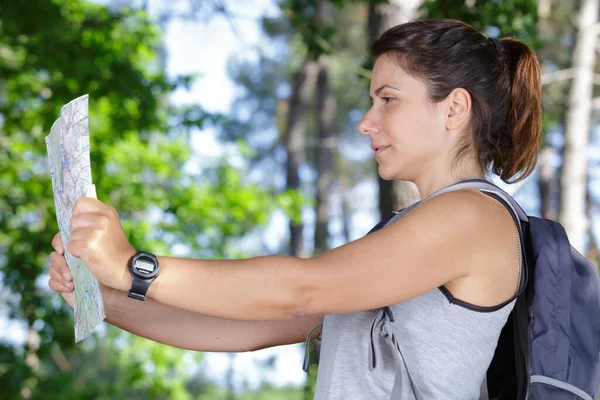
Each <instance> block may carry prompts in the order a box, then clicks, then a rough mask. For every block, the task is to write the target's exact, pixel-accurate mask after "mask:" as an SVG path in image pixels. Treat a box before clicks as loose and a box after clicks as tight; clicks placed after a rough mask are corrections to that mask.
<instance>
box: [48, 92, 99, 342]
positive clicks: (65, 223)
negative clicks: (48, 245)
mask: <svg viewBox="0 0 600 400" xmlns="http://www.w3.org/2000/svg"><path fill="white" fill-rule="evenodd" d="M46 148H47V150H48V160H49V162H50V176H51V178H52V191H53V193H54V206H55V208H56V218H57V220H58V228H59V231H60V238H61V240H62V243H63V247H64V249H65V259H66V260H67V265H68V266H69V268H70V269H71V273H72V274H73V282H74V284H75V342H79V341H80V340H83V339H85V338H86V337H88V336H89V335H90V333H92V331H93V330H94V329H95V328H96V327H97V326H98V325H100V323H101V322H102V321H103V320H104V318H105V314H104V305H103V303H102V293H101V292H100V286H99V284H98V281H97V280H96V278H94V276H93V275H92V274H91V272H90V270H89V269H88V267H87V265H85V263H84V262H83V261H82V260H80V259H79V258H76V257H74V256H73V255H71V254H70V253H69V252H68V251H67V244H68V243H69V240H70V237H71V215H72V214H73V206H74V205H75V201H76V200H77V199H78V198H79V197H81V196H85V197H94V198H95V197H96V190H95V186H94V185H93V184H92V172H91V167H90V132H89V127H88V95H87V94H86V95H84V96H81V97H78V98H76V99H75V100H73V101H71V102H70V103H68V104H66V105H65V106H64V107H62V109H61V110H60V118H58V119H57V120H56V122H54V124H53V125H52V128H51V129H50V134H49V135H48V136H46Z"/></svg>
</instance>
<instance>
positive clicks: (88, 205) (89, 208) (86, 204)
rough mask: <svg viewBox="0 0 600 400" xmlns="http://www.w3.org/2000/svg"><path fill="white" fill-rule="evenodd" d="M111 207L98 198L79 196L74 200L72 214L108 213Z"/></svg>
mask: <svg viewBox="0 0 600 400" xmlns="http://www.w3.org/2000/svg"><path fill="white" fill-rule="evenodd" d="M111 208H112V207H110V206H108V205H106V204H104V203H103V202H101V201H100V200H98V199H93V198H91V197H80V198H78V199H77V200H76V201H75V205H74V206H73V215H77V214H80V213H88V212H92V213H100V214H104V215H110V212H111V211H110V209H111Z"/></svg>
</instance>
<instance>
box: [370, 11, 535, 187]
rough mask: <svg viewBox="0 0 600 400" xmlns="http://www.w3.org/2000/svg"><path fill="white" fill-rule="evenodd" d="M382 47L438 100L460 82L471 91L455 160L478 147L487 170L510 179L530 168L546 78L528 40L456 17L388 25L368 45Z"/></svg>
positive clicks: (377, 51) (377, 50) (374, 49)
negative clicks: (488, 32)
mask: <svg viewBox="0 0 600 400" xmlns="http://www.w3.org/2000/svg"><path fill="white" fill-rule="evenodd" d="M497 45H499V46H497ZM383 54H390V55H391V56H392V57H393V59H394V60H395V61H396V63H397V64H398V66H400V67H401V68H402V69H404V70H405V71H406V72H407V73H409V74H411V75H413V76H414V77H417V78H419V79H421V80H423V82H425V84H426V85H427V89H428V95H429V98H430V100H432V101H434V102H439V101H442V100H444V99H445V98H446V97H447V96H448V95H449V94H450V92H451V91H452V90H454V89H455V88H464V89H466V90H467V91H468V92H469V94H470V95H471V102H472V105H471V121H470V127H469V131H468V132H467V134H466V135H464V136H463V138H462V139H463V140H462V141H461V142H460V143H459V144H458V145H457V149H456V151H455V161H456V160H457V159H459V158H460V157H463V156H465V155H467V154H474V155H476V157H477V160H478V163H479V166H480V168H481V171H482V172H484V171H485V170H486V169H488V168H490V169H491V170H492V171H493V172H494V173H495V174H497V175H499V176H500V177H501V178H502V180H504V181H505V182H518V181H520V180H522V179H524V178H526V177H527V176H528V175H530V174H531V173H532V172H533V170H534V168H535V164H536V162H537V155H538V150H539V142H540V136H541V118H542V112H541V82H540V81H541V78H540V66H539V64H538V61H537V59H536V56H535V54H534V53H533V52H532V51H531V50H530V49H529V47H527V45H526V44H524V43H522V42H520V41H518V40H516V39H509V38H505V39H502V40H500V41H499V43H494V41H493V40H488V39H487V38H486V37H485V36H483V35H482V34H481V33H479V32H477V31H476V30H475V29H474V28H473V27H471V26H469V25H467V24H465V23H463V22H460V21H457V20H451V19H436V20H416V21H411V22H408V23H406V24H402V25H397V26H395V27H393V28H390V29H389V30H388V31H386V32H385V33H384V34H383V35H382V36H381V37H380V38H379V39H377V40H376V41H375V42H374V43H373V44H372V45H371V56H372V57H373V59H376V58H378V57H380V56H381V55H383Z"/></svg>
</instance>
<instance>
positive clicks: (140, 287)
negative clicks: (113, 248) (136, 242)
mask: <svg viewBox="0 0 600 400" xmlns="http://www.w3.org/2000/svg"><path fill="white" fill-rule="evenodd" d="M129 271H130V272H131V290H129V293H128V294H127V296H129V297H131V298H134V299H137V300H142V301H144V300H146V292H147V291H148V287H149V286H150V284H151V283H152V281H154V280H155V279H156V277H157V276H158V274H159V272H160V265H159V264H158V259H157V258H156V256H155V255H154V254H151V253H147V252H145V251H138V252H137V253H136V254H135V255H134V256H133V257H131V259H130V260H129Z"/></svg>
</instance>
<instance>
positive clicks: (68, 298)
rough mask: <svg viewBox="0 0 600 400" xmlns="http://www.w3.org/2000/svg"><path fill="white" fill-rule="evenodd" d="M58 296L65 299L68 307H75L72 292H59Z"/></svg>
mask: <svg viewBox="0 0 600 400" xmlns="http://www.w3.org/2000/svg"><path fill="white" fill-rule="evenodd" d="M60 295H61V296H62V298H63V299H65V301H66V302H67V304H68V305H70V306H71V307H72V308H74V307H75V295H74V294H73V292H61V293H60Z"/></svg>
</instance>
